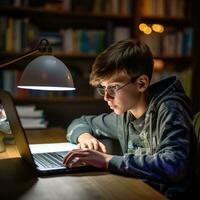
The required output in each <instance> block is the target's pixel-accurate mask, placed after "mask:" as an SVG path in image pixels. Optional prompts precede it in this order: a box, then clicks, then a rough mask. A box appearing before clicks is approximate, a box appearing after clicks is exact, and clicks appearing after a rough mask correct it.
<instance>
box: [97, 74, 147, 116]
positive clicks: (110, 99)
mask: <svg viewBox="0 0 200 200" xmlns="http://www.w3.org/2000/svg"><path fill="white" fill-rule="evenodd" d="M138 79H139V77H138V78H136V79H135V80H134V81H131V78H130V76H129V75H128V74H127V73H124V72H122V73H119V74H117V75H115V76H113V77H112V78H110V79H108V80H103V81H102V82H101V86H102V88H103V89H104V90H103V91H104V93H105V94H104V100H105V101H106V102H107V103H108V105H109V106H110V108H111V109H112V110H113V111H114V112H115V113H116V114H118V115H121V114H123V113H124V112H126V111H128V110H129V111H131V112H134V110H137V109H138V107H139V106H140V104H141V100H142V99H141V98H143V96H144V95H142V94H143V93H142V92H141V91H140V85H139V82H138Z"/></svg>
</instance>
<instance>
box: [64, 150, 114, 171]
mask: <svg viewBox="0 0 200 200" xmlns="http://www.w3.org/2000/svg"><path fill="white" fill-rule="evenodd" d="M112 157H113V156H112V155H109V154H105V153H102V152H99V151H95V150H91V149H85V150H83V149H74V150H72V151H70V152H68V153H67V155H66V156H65V158H64V160H63V164H64V165H65V166H67V167H69V168H72V167H79V166H81V165H91V166H94V167H96V168H99V169H107V168H108V163H109V161H110V160H111V159H112Z"/></svg>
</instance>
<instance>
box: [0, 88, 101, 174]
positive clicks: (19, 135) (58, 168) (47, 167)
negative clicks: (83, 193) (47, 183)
mask: <svg viewBox="0 0 200 200" xmlns="http://www.w3.org/2000/svg"><path fill="white" fill-rule="evenodd" d="M0 104H1V105H2V106H3V108H4V110H5V114H6V116H7V120H8V122H9V124H10V128H11V132H12V134H13V135H14V138H15V143H16V146H17V148H18V151H19V153H20V155H21V157H22V159H24V160H25V161H26V162H27V163H29V165H30V166H32V168H33V169H34V170H35V171H36V172H37V173H38V174H40V175H45V174H55V173H56V174H57V173H61V172H62V173H68V172H70V173H71V172H83V171H88V170H97V169H96V168H94V167H92V166H80V167H75V168H67V167H66V166H64V165H63V164H62V161H63V158H64V156H65V155H66V154H67V152H68V150H71V149H73V146H69V144H67V143H60V144H59V143H57V144H38V145H31V144H30V145H29V143H28V140H27V137H26V134H25V130H24V129H23V127H22V124H21V121H20V118H19V115H18V113H17V110H16V106H15V104H14V101H13V98H12V96H11V95H10V93H9V92H7V91H4V90H0ZM45 145H46V146H45ZM47 145H50V146H51V147H50V146H49V148H47ZM52 145H54V146H52ZM42 146H43V150H47V151H46V152H44V151H41V149H42ZM39 149H40V151H38V150H39ZM48 149H50V150H48ZM53 149H55V151H52V150H53ZM31 150H32V151H31Z"/></svg>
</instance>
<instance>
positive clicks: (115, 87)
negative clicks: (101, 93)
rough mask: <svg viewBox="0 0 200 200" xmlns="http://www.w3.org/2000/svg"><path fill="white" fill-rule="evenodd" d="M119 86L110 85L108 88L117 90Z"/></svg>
mask: <svg viewBox="0 0 200 200" xmlns="http://www.w3.org/2000/svg"><path fill="white" fill-rule="evenodd" d="M118 88H119V85H113V86H108V89H112V90H116V89H118Z"/></svg>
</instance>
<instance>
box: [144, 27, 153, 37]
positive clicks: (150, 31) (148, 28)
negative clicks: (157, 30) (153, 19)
mask: <svg viewBox="0 0 200 200" xmlns="http://www.w3.org/2000/svg"><path fill="white" fill-rule="evenodd" d="M144 33H145V34H146V35H149V34H151V33H152V29H151V28H150V27H149V26H147V28H146V30H145V31H144Z"/></svg>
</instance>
